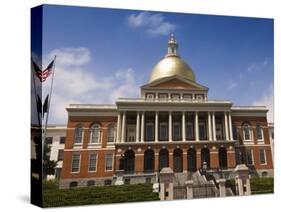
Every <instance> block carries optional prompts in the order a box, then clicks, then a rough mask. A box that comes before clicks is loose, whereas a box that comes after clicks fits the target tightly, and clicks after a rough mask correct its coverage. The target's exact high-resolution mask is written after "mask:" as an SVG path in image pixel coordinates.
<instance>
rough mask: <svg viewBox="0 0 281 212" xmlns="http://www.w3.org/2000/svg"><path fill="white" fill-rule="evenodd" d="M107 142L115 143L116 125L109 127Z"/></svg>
mask: <svg viewBox="0 0 281 212" xmlns="http://www.w3.org/2000/svg"><path fill="white" fill-rule="evenodd" d="M107 136H108V137H107V142H108V143H113V142H114V125H110V126H109V128H108V134H107Z"/></svg>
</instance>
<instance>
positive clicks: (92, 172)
mask: <svg viewBox="0 0 281 212" xmlns="http://www.w3.org/2000/svg"><path fill="white" fill-rule="evenodd" d="M91 155H96V170H95V171H90V170H89V169H90V164H91V163H90V161H91ZM89 156H90V157H89V160H88V172H89V173H95V172H97V170H98V153H90V154H89Z"/></svg>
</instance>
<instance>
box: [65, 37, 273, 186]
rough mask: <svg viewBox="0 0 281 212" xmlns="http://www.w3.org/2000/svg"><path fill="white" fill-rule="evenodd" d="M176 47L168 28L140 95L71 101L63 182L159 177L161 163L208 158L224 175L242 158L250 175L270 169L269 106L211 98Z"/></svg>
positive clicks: (185, 169) (185, 167) (185, 166)
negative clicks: (240, 104) (110, 100)
mask: <svg viewBox="0 0 281 212" xmlns="http://www.w3.org/2000/svg"><path fill="white" fill-rule="evenodd" d="M177 49H178V44H177V41H176V40H175V38H174V36H173V35H171V38H170V39H169V41H168V53H167V54H166V56H165V57H164V58H163V59H162V60H161V61H159V62H158V63H157V64H156V65H155V67H154V68H153V70H152V72H151V76H150V80H149V82H148V83H147V84H145V85H143V86H141V97H140V98H119V99H118V100H117V101H116V104H112V105H107V104H105V105H101V104H99V105H96V104H72V105H69V107H67V112H68V123H67V132H66V143H65V149H64V161H63V168H62V173H61V180H60V187H61V188H67V187H76V186H78V187H80V186H90V185H109V184H117V183H116V182H117V181H118V178H119V177H120V176H121V177H122V180H123V182H124V183H131V184H133V183H145V182H151V183H154V182H155V181H157V173H159V171H160V170H161V169H162V168H163V167H170V168H171V169H172V170H173V171H174V173H176V174H179V175H182V176H190V174H192V173H193V172H196V171H197V170H200V169H201V168H202V166H203V164H204V166H205V167H207V169H208V172H210V173H213V174H214V176H216V173H220V174H222V173H223V175H224V176H225V177H226V178H227V177H231V173H232V171H233V170H234V168H235V167H236V165H237V164H241V163H243V164H246V165H247V166H248V167H249V169H250V173H251V175H259V176H272V175H273V162H272V160H273V159H272V154H271V148H270V141H269V131H268V123H267V119H266V114H267V109H266V108H265V107H263V106H261V107H253V106H250V107H245V106H243V107H236V106H233V103H232V102H231V101H225V100H212V99H208V88H207V87H205V86H203V85H201V84H199V83H198V82H197V81H196V77H195V74H194V72H193V70H192V69H191V67H190V66H189V65H188V64H187V63H186V62H184V61H183V60H182V59H181V57H180V56H179V54H178V52H177Z"/></svg>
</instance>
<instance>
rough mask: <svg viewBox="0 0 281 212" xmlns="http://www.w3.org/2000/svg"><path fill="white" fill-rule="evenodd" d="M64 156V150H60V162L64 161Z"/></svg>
mask: <svg viewBox="0 0 281 212" xmlns="http://www.w3.org/2000/svg"><path fill="white" fill-rule="evenodd" d="M63 155H64V150H63V149H59V152H58V161H60V160H63Z"/></svg>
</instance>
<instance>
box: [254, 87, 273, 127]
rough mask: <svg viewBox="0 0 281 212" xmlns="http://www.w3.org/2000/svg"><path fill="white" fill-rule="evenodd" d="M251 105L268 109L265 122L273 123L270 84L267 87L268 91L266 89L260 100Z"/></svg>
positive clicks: (271, 89) (271, 88)
mask: <svg viewBox="0 0 281 212" xmlns="http://www.w3.org/2000/svg"><path fill="white" fill-rule="evenodd" d="M253 105H255V106H266V108H267V109H268V113H267V121H268V122H273V121H274V89H273V85H272V84H271V85H269V87H268V89H266V91H265V93H264V95H263V96H262V97H261V98H260V99H258V100H256V101H254V102H253Z"/></svg>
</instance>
